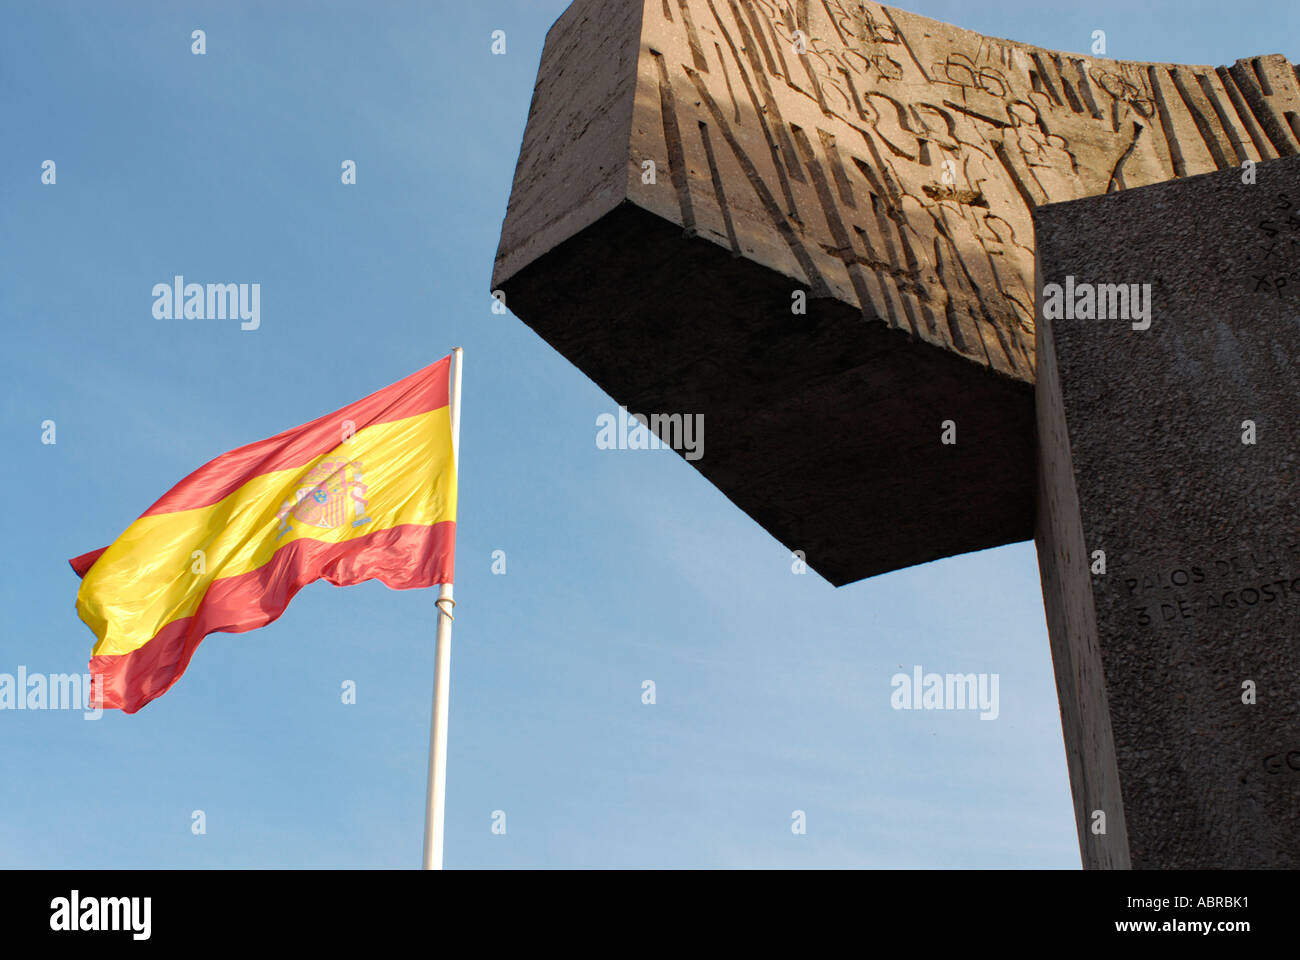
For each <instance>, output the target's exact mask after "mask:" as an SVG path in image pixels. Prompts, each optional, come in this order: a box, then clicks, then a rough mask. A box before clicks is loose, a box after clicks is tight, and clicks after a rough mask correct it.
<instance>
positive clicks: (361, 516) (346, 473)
mask: <svg viewBox="0 0 1300 960" xmlns="http://www.w3.org/2000/svg"><path fill="white" fill-rule="evenodd" d="M365 492H366V485H365V484H364V483H362V482H361V463H360V461H357V460H324V461H322V462H320V463H318V464H316V466H314V467H312V468H311V469H310V470H308V471H307V473H306V474H305V475H304V476H303V478H302V481H301V482H300V483H299V485H298V489H297V490H295V491H294V494H293V497H292V498H290V499H288V500H285V501H284V503H283V504H281V505H280V511H279V513H277V514H276V517H277V518H279V520H280V527H279V529H278V530H277V531H276V534H275V538H276V539H277V540H278V539H280V537H281V536H282V535H284V534H285V533H288V532H289V531H290V530H291V529H292V527H291V526H290V524H289V517H290V516H293V517H294V518H295V519H298V520H301V521H302V522H303V523H309V524H311V525H312V526H313V527H322V528H324V529H326V530H333V529H334V528H335V527H340V526H342V525H343V524H344V523H347V522H349V521H350V522H351V524H352V526H354V527H359V526H361V525H362V524H363V523H368V522H369V521H370V518H369V517H368V516H366V515H365V512H366V498H365Z"/></svg>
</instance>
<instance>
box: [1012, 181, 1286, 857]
mask: <svg viewBox="0 0 1300 960" xmlns="http://www.w3.org/2000/svg"><path fill="white" fill-rule="evenodd" d="M1252 173H1253V181H1254V182H1244V181H1248V180H1251V179H1252V176H1251V174H1252ZM1034 219H1035V227H1036V235H1037V236H1036V245H1037V264H1038V283H1037V285H1038V308H1037V314H1038V316H1037V352H1038V382H1037V385H1036V412H1037V426H1038V468H1039V479H1038V484H1039V498H1038V518H1037V543H1038V551H1039V564H1040V568H1041V571H1042V579H1043V598H1044V602H1045V605H1046V611H1047V619H1048V626H1049V630H1050V632H1051V638H1052V654H1053V659H1054V662H1055V667H1056V676H1057V685H1058V690H1059V694H1060V701H1061V716H1062V721H1063V725H1064V730H1065V742H1066V751H1067V756H1068V758H1069V766H1070V778H1071V784H1072V786H1073V791H1074V799H1075V808H1076V815H1077V817H1078V824H1079V841H1080V847H1081V850H1082V855H1083V861H1084V864H1085V866H1088V867H1120V868H1123V867H1127V866H1132V867H1136V868H1142V867H1148V868H1150V867H1155V868H1200V867H1296V866H1300V473H1298V470H1300V157H1286V158H1283V159H1279V160H1272V161H1269V162H1266V163H1260V164H1258V165H1256V167H1255V168H1254V170H1253V171H1250V172H1247V171H1243V170H1240V169H1232V170H1225V171H1222V172H1219V173H1211V174H1206V175H1204V176H1197V177H1191V178H1186V179H1178V180H1174V181H1170V182H1167V183H1162V184H1157V185H1152V186H1145V187H1140V188H1137V189H1133V190H1127V191H1123V192H1121V193H1114V194H1108V195H1105V196H1100V197H1094V198H1090V199H1084V200H1076V201H1073V202H1069V203H1060V204H1053V205H1049V206H1045V207H1041V208H1039V209H1038V210H1037V211H1036V212H1035V217H1034ZM1112 285H1114V286H1112ZM1103 560H1104V567H1103ZM1103 569H1104V572H1103ZM1098 812H1100V814H1103V815H1104V818H1105V821H1104V826H1105V832H1104V833H1101V832H1099V831H1100V828H1101V817H1100V816H1098ZM1094 825H1095V826H1094Z"/></svg>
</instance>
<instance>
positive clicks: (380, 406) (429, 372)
mask: <svg viewBox="0 0 1300 960" xmlns="http://www.w3.org/2000/svg"><path fill="white" fill-rule="evenodd" d="M450 369H451V358H450V357H444V358H443V359H441V360H439V361H438V362H437V363H432V364H430V365H429V366H427V367H425V368H424V369H423V370H417V371H416V372H415V373H413V374H411V375H410V376H409V377H407V378H405V379H404V380H398V381H397V382H396V383H394V384H392V385H391V386H387V387H385V388H384V389H382V390H380V391H378V392H376V393H372V394H371V395H370V396H368V397H365V398H364V399H361V400H358V401H357V402H356V403H351V404H348V405H347V406H346V407H343V408H342V409H341V410H336V411H334V412H333V413H327V414H325V416H323V417H317V418H316V419H315V420H313V421H311V423H305V424H303V425H302V426H300V427H294V428H293V429H292V430H286V431H284V432H283V433H279V434H276V435H275V436H274V437H271V438H270V439H267V440H259V441H257V442H256V443H250V444H248V445H247V446H243V447H239V448H238V449H237V450H231V451H230V452H229V453H223V454H222V455H221V456H219V457H217V458H216V459H215V460H212V461H209V462H208V463H205V464H204V465H203V466H201V467H199V468H198V469H197V470H195V471H194V472H193V473H191V474H190V475H189V476H188V477H186V478H185V479H184V480H182V481H181V482H180V483H178V484H176V486H174V487H172V488H171V489H170V490H168V491H167V492H166V493H164V494H163V495H162V497H161V498H160V499H159V500H158V502H157V503H155V504H154V505H153V506H152V507H150V508H149V509H148V510H146V511H145V512H144V513H142V514H141V516H144V517H147V516H149V515H150V514H155V513H174V512H175V511H177V510H193V509H194V508H196V507H210V506H212V504H214V503H216V502H217V501H218V500H221V499H222V498H223V497H225V496H227V495H228V494H231V493H233V492H234V491H235V490H237V489H239V487H241V486H243V485H244V484H245V483H247V482H248V481H249V480H250V479H252V478H253V477H256V476H260V475H262V474H264V473H271V472H273V471H275V470H288V469H290V468H292V467H301V466H305V465H306V464H308V463H310V462H311V461H312V460H313V459H315V458H316V457H319V456H320V455H321V454H323V453H329V451H331V450H333V449H334V448H335V447H337V446H338V445H339V444H340V443H342V442H343V422H344V421H345V420H351V421H352V423H353V425H354V427H355V429H357V430H361V429H362V428H364V427H368V426H371V425H373V424H376V423H389V422H390V421H393V420H403V419H405V418H406V417H413V416H415V415H416V414H420V413H428V412H429V411H430V410H438V409H440V408H442V407H445V406H447V402H448V394H447V376H448V372H449V371H450ZM74 569H75V567H74ZM87 569H89V568H87Z"/></svg>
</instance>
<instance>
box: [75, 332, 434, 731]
mask: <svg viewBox="0 0 1300 960" xmlns="http://www.w3.org/2000/svg"><path fill="white" fill-rule="evenodd" d="M451 359H452V358H451V357H445V358H443V359H442V360H439V361H438V362H437V363H435V364H432V365H431V366H428V367H425V368H424V369H423V370H421V371H419V372H418V373H414V374H412V375H411V376H409V377H407V378H406V379H405V380H401V381H399V382H398V383H395V384H393V385H392V386H390V387H386V388H385V389H383V390H380V391H379V392H378V393H374V394H371V395H370V396H368V397H366V398H365V399H364V400H359V401H357V402H356V403H353V404H351V405H349V406H346V407H344V408H343V409H341V410H338V411H336V412H335V413H331V414H327V415H326V416H323V417H320V418H319V419H317V420H313V421H312V422H311V423H308V424H304V425H303V426H301V427H295V428H294V429H292V430H287V431H285V432H284V433H281V434H279V435H277V436H274V437H272V438H270V439H269V440H262V441H259V442H257V443H251V444H249V445H248V446H244V447H240V448H239V449H237V450H232V451H230V452H229V453H225V454H222V455H221V456H219V457H217V458H216V459H215V460H213V461H211V462H210V463H208V464H205V465H204V466H202V467H200V468H199V469H198V470H195V471H194V472H193V473H192V474H190V475H189V476H188V477H186V478H185V479H184V480H182V481H181V482H180V483H178V484H177V485H176V486H174V487H173V488H172V489H171V490H169V491H167V493H166V494H164V495H163V497H162V498H161V499H160V500H159V501H158V502H157V503H155V504H154V505H153V506H152V507H150V508H149V509H148V510H146V511H145V512H144V513H143V514H142V515H141V516H140V517H139V519H137V520H136V521H135V522H134V523H132V524H131V525H130V526H129V527H127V529H126V530H125V531H124V532H123V533H122V535H121V536H119V537H118V538H117V539H116V540H114V541H113V543H112V544H110V545H109V546H107V547H105V548H103V549H100V550H95V551H92V552H91V553H87V554H84V555H82V556H80V557H76V558H75V559H73V560H71V561H69V562H70V563H71V564H72V568H73V569H74V570H75V571H76V572H77V574H78V576H80V577H81V578H82V581H81V589H80V590H78V592H77V612H78V614H80V616H81V619H82V620H83V621H85V623H86V625H87V626H89V627H90V629H91V630H92V631H93V632H94V634H95V636H96V637H97V638H98V642H97V643H96V644H95V647H94V650H93V653H92V655H91V660H90V673H91V675H92V677H94V678H95V679H94V681H93V683H92V693H91V702H92V704H97V705H102V706H104V707H110V708H117V709H121V710H124V711H125V712H127V713H134V712H135V711H137V710H139V709H140V708H141V707H142V706H144V705H145V704H146V703H148V702H149V701H150V700H153V699H154V698H155V697H159V696H162V694H164V693H166V692H167V690H168V689H169V688H170V687H171V686H172V684H174V683H175V682H176V681H177V680H178V679H180V676H181V674H182V673H184V671H185V668H186V667H187V666H188V665H189V662H190V658H191V657H192V656H193V655H194V651H195V649H196V648H197V647H198V645H199V642H200V641H202V639H203V638H204V637H206V636H207V635H208V634H210V633H215V632H219V631H224V632H226V633H242V632H244V631H246V630H254V629H256V628H257V627H261V626H265V625H266V624H268V623H270V622H271V621H272V620H274V619H276V618H277V617H278V616H280V614H281V613H283V612H284V609H285V607H287V606H288V604H289V601H290V600H291V599H293V596H294V594H296V593H297V592H298V591H299V590H300V589H302V587H303V586H305V585H306V584H308V583H311V582H312V581H313V580H326V581H328V582H330V583H332V584H334V585H335V586H346V585H348V584H353V583H360V582H361V581H363V580H379V581H381V582H382V583H384V584H386V585H388V586H389V587H392V588H394V589H410V588H413V587H428V586H433V585H435V584H450V583H451V582H452V572H453V568H454V563H455V541H456V464H455V454H454V444H453V440H452V424H451V415H450V411H449V407H448V399H449V394H448V376H449V370H450V366H451Z"/></svg>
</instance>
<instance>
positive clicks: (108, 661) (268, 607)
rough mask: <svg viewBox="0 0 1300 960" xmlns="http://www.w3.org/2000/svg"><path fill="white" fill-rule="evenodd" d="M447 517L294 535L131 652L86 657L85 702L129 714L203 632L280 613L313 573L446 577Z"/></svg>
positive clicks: (451, 528)
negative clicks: (320, 535)
mask: <svg viewBox="0 0 1300 960" xmlns="http://www.w3.org/2000/svg"><path fill="white" fill-rule="evenodd" d="M455 562H456V524H455V522H454V521H448V522H445V523H436V524H433V525H431V526H426V525H419V524H407V525H404V526H400V527H391V528H389V529H387V530H376V531H375V532H374V533H368V534H365V535H364V536H360V537H356V538H354V539H351V540H345V541H343V542H342V543H326V542H324V541H321V540H311V539H301V540H294V541H292V542H291V543H288V544H286V545H285V546H283V547H281V548H280V549H279V550H277V551H276V552H275V553H274V554H273V555H272V557H271V559H270V560H269V561H268V562H267V563H265V564H264V565H262V566H260V567H258V568H257V569H256V570H250V571H249V572H248V573H241V574H239V575H238V576H234V577H225V578H222V579H220V580H214V581H212V583H211V584H210V585H209V586H208V591H207V593H206V594H204V597H203V601H202V602H201V603H200V604H199V609H198V610H196V611H195V613H194V615H193V616H189V617H184V618H182V619H180V620H173V621H172V622H171V623H169V624H167V625H166V626H165V627H163V628H162V629H161V630H159V631H158V633H157V634H156V635H155V636H154V637H153V638H152V639H151V640H150V641H149V642H148V643H146V644H145V645H144V646H142V647H140V648H139V649H138V650H133V651H131V652H130V653H122V654H112V655H108V656H100V657H91V658H90V674H91V677H92V678H93V679H92V682H91V699H90V702H91V704H92V705H97V706H103V707H106V708H110V709H117V710H122V711H124V712H126V713H135V712H136V711H137V710H139V709H140V708H141V707H143V706H144V705H145V704H146V703H148V702H149V701H150V700H153V699H154V698H156V697H160V696H162V695H163V694H164V693H166V692H167V691H168V690H169V689H171V687H172V685H173V684H174V683H175V682H176V681H177V680H179V679H180V677H181V674H182V673H184V672H185V668H186V667H187V666H189V662H190V658H191V657H192V656H194V651H195V650H196V649H197V648H198V645H199V643H200V642H201V641H202V640H203V638H204V637H206V636H207V635H208V634H210V633H218V632H224V633H244V632H245V631H248V630H256V629H257V628H258V627H263V626H266V624H268V623H270V622H272V621H273V620H275V619H276V618H277V617H279V616H280V614H282V613H283V612H284V610H285V608H286V607H287V606H288V605H289V601H290V600H292V599H293V597H294V594H296V593H297V592H298V591H299V590H301V589H302V588H303V587H305V586H306V585H307V584H309V583H311V582H313V581H315V580H326V581H328V582H329V583H332V584H334V586H336V587H345V586H348V585H350V584H354V583H361V582H362V581H363V580H378V581H380V582H381V583H383V584H385V585H386V586H389V587H391V588H393V589H394V590H410V589H414V588H418V587H430V586H433V585H434V584H439V583H451V582H452V576H453V570H454V569H455Z"/></svg>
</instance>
